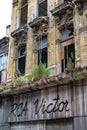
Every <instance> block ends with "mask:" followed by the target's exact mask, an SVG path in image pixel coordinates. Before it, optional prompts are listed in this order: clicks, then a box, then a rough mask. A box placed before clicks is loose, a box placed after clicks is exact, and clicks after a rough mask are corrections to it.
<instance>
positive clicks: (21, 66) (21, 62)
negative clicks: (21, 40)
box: [18, 46, 26, 74]
mask: <svg viewBox="0 0 87 130" xmlns="http://www.w3.org/2000/svg"><path fill="white" fill-rule="evenodd" d="M25 60H26V47H25V46H23V47H21V48H19V50H18V72H19V74H24V73H25Z"/></svg>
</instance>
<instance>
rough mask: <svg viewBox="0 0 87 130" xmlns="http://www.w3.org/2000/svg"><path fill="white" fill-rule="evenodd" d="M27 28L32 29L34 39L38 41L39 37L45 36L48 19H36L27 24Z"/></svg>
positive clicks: (44, 17)
mask: <svg viewBox="0 0 87 130" xmlns="http://www.w3.org/2000/svg"><path fill="white" fill-rule="evenodd" d="M29 26H30V27H31V28H32V31H33V36H34V38H35V39H36V40H38V38H40V37H41V36H45V35H47V31H48V17H47V16H41V17H37V18H35V19H34V20H33V21H32V22H30V23H29Z"/></svg>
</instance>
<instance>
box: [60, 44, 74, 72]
mask: <svg viewBox="0 0 87 130" xmlns="http://www.w3.org/2000/svg"><path fill="white" fill-rule="evenodd" d="M69 58H71V60H72V63H74V66H75V46H74V44H70V45H67V46H65V47H64V59H62V60H61V71H62V72H64V71H65V68H66V67H67V63H68V61H69Z"/></svg>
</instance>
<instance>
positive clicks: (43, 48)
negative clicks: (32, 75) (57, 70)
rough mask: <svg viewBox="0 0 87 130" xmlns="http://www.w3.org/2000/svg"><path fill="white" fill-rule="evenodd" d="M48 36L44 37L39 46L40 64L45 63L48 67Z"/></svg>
mask: <svg viewBox="0 0 87 130" xmlns="http://www.w3.org/2000/svg"><path fill="white" fill-rule="evenodd" d="M47 43H48V42H47V36H45V37H43V38H42V40H40V41H39V42H38V43H37V44H38V64H40V63H43V64H46V66H47V55H48V49H47Z"/></svg>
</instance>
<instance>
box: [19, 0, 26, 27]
mask: <svg viewBox="0 0 87 130" xmlns="http://www.w3.org/2000/svg"><path fill="white" fill-rule="evenodd" d="M20 13H21V16H20V26H24V25H25V24H27V14H28V1H27V0H22V3H21V9H20Z"/></svg>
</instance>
